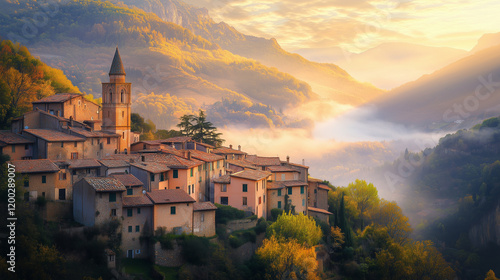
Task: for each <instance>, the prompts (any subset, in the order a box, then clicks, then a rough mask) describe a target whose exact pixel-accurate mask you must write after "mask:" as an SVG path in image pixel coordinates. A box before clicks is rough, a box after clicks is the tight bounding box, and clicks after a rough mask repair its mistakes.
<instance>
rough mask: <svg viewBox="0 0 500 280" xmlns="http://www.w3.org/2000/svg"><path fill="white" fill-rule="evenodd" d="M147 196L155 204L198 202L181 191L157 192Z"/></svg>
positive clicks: (149, 193)
mask: <svg viewBox="0 0 500 280" xmlns="http://www.w3.org/2000/svg"><path fill="white" fill-rule="evenodd" d="M146 195H147V196H148V197H149V198H150V199H151V200H152V201H153V203H154V204H170V203H183V202H196V200H194V199H193V198H192V197H190V196H189V195H188V194H187V193H186V192H185V191H184V190H181V189H171V190H157V191H152V192H148V193H146Z"/></svg>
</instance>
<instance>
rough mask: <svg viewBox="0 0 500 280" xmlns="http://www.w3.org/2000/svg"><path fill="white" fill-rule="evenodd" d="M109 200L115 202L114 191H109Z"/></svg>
mask: <svg viewBox="0 0 500 280" xmlns="http://www.w3.org/2000/svg"><path fill="white" fill-rule="evenodd" d="M109 202H116V193H109Z"/></svg>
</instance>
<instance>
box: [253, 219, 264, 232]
mask: <svg viewBox="0 0 500 280" xmlns="http://www.w3.org/2000/svg"><path fill="white" fill-rule="evenodd" d="M266 229H267V222H266V220H265V219H264V218H260V219H259V221H258V222H257V226H256V227H255V233H256V234H261V233H263V232H266Z"/></svg>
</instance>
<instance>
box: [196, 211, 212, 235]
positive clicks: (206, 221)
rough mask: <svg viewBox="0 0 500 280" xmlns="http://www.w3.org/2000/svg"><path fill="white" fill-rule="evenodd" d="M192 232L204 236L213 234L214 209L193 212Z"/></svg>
mask: <svg viewBox="0 0 500 280" xmlns="http://www.w3.org/2000/svg"><path fill="white" fill-rule="evenodd" d="M202 217H203V221H202ZM193 234H194V235H197V236H206V237H210V236H214V235H215V210H209V211H195V212H194V213H193Z"/></svg>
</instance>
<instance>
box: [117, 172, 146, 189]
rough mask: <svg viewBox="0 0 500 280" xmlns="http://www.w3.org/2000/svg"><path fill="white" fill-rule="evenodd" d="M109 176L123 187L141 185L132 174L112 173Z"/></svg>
mask: <svg viewBox="0 0 500 280" xmlns="http://www.w3.org/2000/svg"><path fill="white" fill-rule="evenodd" d="M109 176H110V177H113V178H115V179H118V181H120V182H122V184H123V185H124V186H125V187H135V186H142V185H143V183H142V182H141V181H140V180H139V179H137V177H135V176H134V175H132V174H125V173H114V174H111V175H109Z"/></svg>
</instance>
